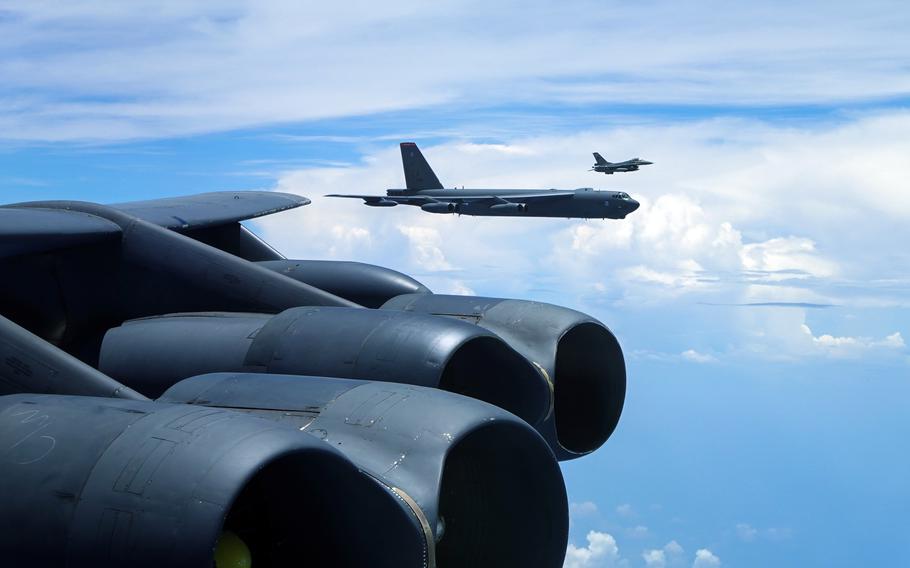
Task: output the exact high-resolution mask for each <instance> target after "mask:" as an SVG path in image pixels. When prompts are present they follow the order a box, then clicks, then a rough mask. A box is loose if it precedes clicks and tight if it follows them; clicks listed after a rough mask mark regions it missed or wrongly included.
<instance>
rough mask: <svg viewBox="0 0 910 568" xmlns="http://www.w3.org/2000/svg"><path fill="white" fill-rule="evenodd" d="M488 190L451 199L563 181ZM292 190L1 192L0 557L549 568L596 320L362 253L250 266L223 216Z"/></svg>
mask: <svg viewBox="0 0 910 568" xmlns="http://www.w3.org/2000/svg"><path fill="white" fill-rule="evenodd" d="M444 193H449V192H444ZM492 193H495V192H492V191H490V190H474V191H468V192H464V193H462V194H461V195H463V197H458V195H459V194H458V193H455V197H454V199H456V200H459V201H474V202H476V201H478V200H481V201H484V202H485V203H486V202H489V203H491V205H490V207H497V205H500V206H501V205H503V204H504V203H510V204H511V205H508V206H506V207H516V206H518V205H519V204H520V203H522V202H527V201H533V200H540V199H559V198H565V197H568V196H571V195H572V194H573V193H574V192H572V191H555V190H554V191H546V190H544V191H537V192H529V191H525V190H520V189H518V190H515V189H508V190H501V191H500V195H492ZM354 197H358V198H361V199H365V198H367V197H369V198H371V199H384V198H381V197H378V196H354ZM448 199H451V198H450V197H448V196H446V197H433V196H427V195H421V196H413V195H412V196H396V200H397V201H398V202H402V203H404V202H410V203H421V204H426V203H430V204H432V205H434V206H437V207H438V206H439V205H444V206H445V207H446V208H447V207H448V206H454V204H453V203H452V202H451V201H446V200H448ZM306 202H307V201H306V200H305V199H303V198H299V197H296V196H288V195H285V194H275V193H257V192H251V193H250V192H236V193H235V192H231V193H222V194H204V195H200V196H195V197H188V198H184V199H165V200H157V201H147V202H140V203H128V204H121V205H117V206H107V205H101V204H96V203H88V202H79V201H44V202H32V203H20V204H15V205H10V206H2V207H0V274H3V275H4V276H5V277H4V278H0V479H2V483H0V526H3V527H4V530H3V531H0V550H2V551H3V558H4V559H5V560H8V562H7V563H8V564H11V565H14V566H26V565H28V566H97V567H99V568H106V567H113V566H130V567H131V568H159V567H161V566H167V567H168V568H213V567H215V568H225V567H227V566H250V565H252V566H255V567H264V566H291V565H297V564H300V563H301V562H304V563H309V564H313V565H318V566H333V567H337V568H360V567H362V566H370V568H429V567H433V566H439V567H440V568H453V567H458V566H496V567H498V568H524V567H525V566H535V567H537V568H559V567H561V566H562V565H563V561H564V556H565V552H566V546H567V539H568V534H569V533H568V531H569V525H568V521H569V517H568V499H567V495H566V491H565V484H564V481H563V478H562V474H561V470H560V468H559V464H558V462H557V460H566V459H574V458H577V457H580V456H583V455H586V454H589V453H591V452H593V451H595V450H596V449H597V448H598V447H599V446H600V445H601V444H603V443H604V442H605V441H606V440H607V438H609V437H610V435H611V433H612V432H613V429H614V428H615V426H616V424H617V422H618V420H619V417H620V414H621V411H622V406H623V401H624V398H625V386H626V373H625V363H624V359H623V355H622V349H621V348H620V346H619V343H618V341H617V340H616V338H615V336H614V335H613V334H612V332H610V331H609V329H608V328H607V327H606V326H604V325H603V324H602V323H601V322H599V321H597V320H595V319H593V318H591V317H590V316H587V315H586V314H583V313H580V312H576V311H574V310H570V309H568V308H563V307H560V306H555V305H550V304H543V303H539V302H530V301H525V300H506V299H501V298H479V297H473V296H471V297H469V296H454V295H445V294H433V293H431V292H430V291H429V290H428V289H427V288H426V287H425V286H422V285H420V283H419V282H417V281H415V280H413V279H411V278H409V277H407V276H406V275H403V274H400V273H397V272H395V271H392V270H389V269H383V268H381V267H375V266H370V265H365V264H360V263H343V262H341V263H340V262H334V261H318V262H315V261H307V260H295V259H286V258H283V257H280V258H269V259H267V260H268V262H264V261H263V259H262V257H263V256H268V255H265V254H264V252H263V250H262V249H261V248H260V249H255V247H254V244H255V243H254V242H253V241H252V240H250V239H249V238H247V237H248V236H249V235H247V233H244V232H243V230H244V228H243V227H242V226H241V225H240V223H239V221H241V220H243V219H248V218H253V217H257V216H260V215H264V214H268V213H272V212H275V211H280V210H282V209H289V208H292V207H296V206H299V205H303V204H305V203H306ZM389 202H390V203H395V202H396V201H392V200H390V201H389ZM424 207H426V205H424ZM428 210H430V209H428ZM172 229H176V230H172ZM262 246H263V247H267V245H264V244H263V245H262ZM557 416H558V417H559V421H558V422H557V419H556V417H557ZM174 527H178V528H179V529H180V530H175V529H174ZM301 535H304V536H303V537H301ZM9 559H11V560H12V562H9Z"/></svg>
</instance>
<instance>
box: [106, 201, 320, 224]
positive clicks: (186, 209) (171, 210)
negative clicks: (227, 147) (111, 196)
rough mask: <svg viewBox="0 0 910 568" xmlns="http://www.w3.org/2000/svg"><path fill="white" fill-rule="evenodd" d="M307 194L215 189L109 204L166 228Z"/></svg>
mask: <svg viewBox="0 0 910 568" xmlns="http://www.w3.org/2000/svg"><path fill="white" fill-rule="evenodd" d="M309 203H310V200H309V199H307V198H306V197H301V196H299V195H293V194H290V193H279V192H277V191H217V192H213V193H200V194H198V195H190V196H186V197H169V198H165V199H152V200H149V201H133V202H130V203H116V204H113V205H111V207H114V208H116V209H120V210H121V211H124V212H126V213H129V214H130V215H135V216H136V217H139V218H140V219H142V220H144V221H148V222H149V223H154V224H156V225H160V226H162V227H165V228H167V229H176V230H181V231H183V230H190V229H203V228H205V227H215V226H218V225H226V224H228V223H236V222H238V221H243V220H245V219H254V218H256V217H262V216H264V215H271V214H272V213H278V212H279V211H285V210H287V209H294V208H295V207H301V206H303V205H308V204H309Z"/></svg>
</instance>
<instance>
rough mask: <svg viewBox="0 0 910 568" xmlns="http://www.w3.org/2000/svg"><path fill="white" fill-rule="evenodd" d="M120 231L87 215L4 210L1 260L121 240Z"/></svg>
mask: <svg viewBox="0 0 910 568" xmlns="http://www.w3.org/2000/svg"><path fill="white" fill-rule="evenodd" d="M119 236H120V227H119V226H117V225H116V224H114V223H112V222H110V221H108V220H107V219H102V218H100V217H96V216H94V215H89V214H87V213H79V212H77V211H63V210H58V209H25V208H22V209H20V208H18V207H0V258H4V257H9V256H17V255H22V254H37V253H42V252H47V251H51V250H56V249H62V248H69V247H76V246H82V245H87V244H92V243H95V242H99V241H103V240H107V239H110V238H117V237H119Z"/></svg>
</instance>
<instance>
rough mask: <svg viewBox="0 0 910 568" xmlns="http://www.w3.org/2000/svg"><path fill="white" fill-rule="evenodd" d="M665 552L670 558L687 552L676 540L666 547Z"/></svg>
mask: <svg viewBox="0 0 910 568" xmlns="http://www.w3.org/2000/svg"><path fill="white" fill-rule="evenodd" d="M664 552H666V553H667V554H668V555H670V556H680V555H682V554H683V553H684V552H685V551H684V550H683V547H682V546H680V544H679V543H678V542H676V541H675V540H671V541H670V542H668V543H667V544H666V545H664Z"/></svg>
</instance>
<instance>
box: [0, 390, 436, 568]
mask: <svg viewBox="0 0 910 568" xmlns="http://www.w3.org/2000/svg"><path fill="white" fill-rule="evenodd" d="M0 448H3V449H2V451H0V459H2V460H3V463H6V464H12V465H10V466H9V467H6V468H5V469H4V478H3V483H2V484H0V503H2V505H3V506H2V507H0V523H2V525H3V527H4V530H3V531H2V532H0V550H3V554H4V558H5V559H6V561H7V562H10V561H11V564H12V565H15V566H25V565H28V566H73V567H88V566H134V567H141V568H145V567H148V568H160V567H161V566H169V567H176V568H211V567H212V566H213V565H216V564H215V562H213V560H216V559H220V560H221V564H223V560H224V556H234V559H235V560H236V559H237V558H238V557H240V558H243V559H246V560H252V566H256V567H279V566H282V567H283V566H291V565H296V564H301V563H303V564H313V565H316V566H344V567H350V568H359V567H362V566H387V567H389V568H392V567H395V566H413V567H423V566H426V564H425V560H426V558H427V554H428V552H427V551H428V549H429V546H430V544H432V543H430V544H428V542H427V539H426V537H425V534H424V531H423V530H421V526H420V524H419V522H418V520H417V519H416V517H415V516H414V514H413V513H412V512H411V511H410V510H409V509H408V508H407V507H406V506H405V505H404V504H403V503H402V502H401V500H400V499H399V498H398V496H397V495H396V494H395V493H394V492H392V491H390V490H387V489H386V488H385V487H384V486H382V485H381V484H379V483H377V482H376V481H375V480H373V479H371V478H370V477H368V476H365V475H364V474H362V473H361V472H360V471H359V470H358V469H357V468H356V467H354V466H353V465H352V464H351V463H350V462H349V461H348V460H347V459H346V458H345V457H344V456H343V455H341V454H340V453H338V452H336V451H335V450H333V449H332V448H331V446H329V445H328V444H325V443H322V442H320V441H319V440H316V439H314V438H312V437H310V436H303V435H301V434H300V433H299V432H297V431H295V430H294V429H292V428H289V427H286V426H283V425H281V424H277V423H275V422H274V421H268V420H263V419H261V418H257V417H254V416H248V415H244V414H241V413H239V412H231V411H227V410H221V409H216V408H200V407H195V406H190V405H172V404H161V403H153V402H137V401H123V400H113V399H105V398H92V397H67V396H58V395H11V396H5V397H0ZM363 511H369V512H370V516H371V519H372V520H373V522H371V523H370V526H369V528H366V529H365V527H364V524H363ZM38 512H40V514H38ZM238 543H239V544H238ZM379 551H381V553H380V552H379Z"/></svg>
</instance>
